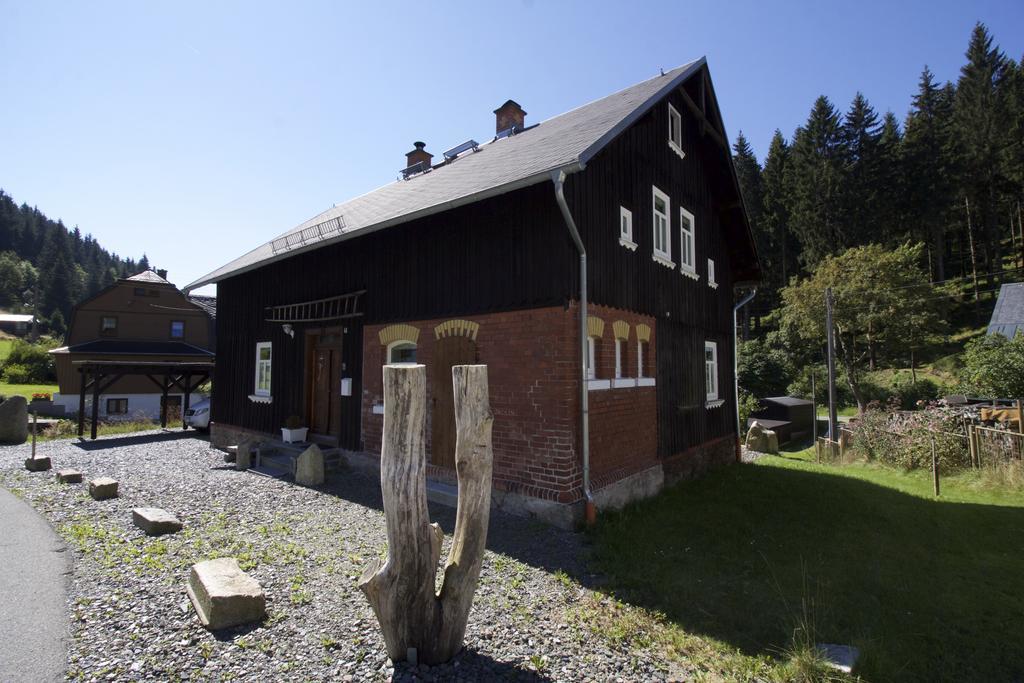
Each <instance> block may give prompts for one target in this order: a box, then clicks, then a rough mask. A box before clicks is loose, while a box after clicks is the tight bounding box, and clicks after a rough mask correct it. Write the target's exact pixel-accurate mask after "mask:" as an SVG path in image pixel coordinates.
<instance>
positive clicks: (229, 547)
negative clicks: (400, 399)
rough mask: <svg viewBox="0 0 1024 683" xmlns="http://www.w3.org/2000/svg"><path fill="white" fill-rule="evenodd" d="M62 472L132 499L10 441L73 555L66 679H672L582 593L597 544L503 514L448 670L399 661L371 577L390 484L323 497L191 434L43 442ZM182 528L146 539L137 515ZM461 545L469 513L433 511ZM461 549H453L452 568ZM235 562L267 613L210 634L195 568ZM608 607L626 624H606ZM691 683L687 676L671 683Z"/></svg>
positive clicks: (341, 483)
mask: <svg viewBox="0 0 1024 683" xmlns="http://www.w3.org/2000/svg"><path fill="white" fill-rule="evenodd" d="M39 450H40V454H41V455H48V456H50V457H51V458H52V459H53V463H54V469H59V468H64V467H74V468H76V469H79V470H81V471H82V472H83V474H84V475H85V480H86V482H88V480H89V479H90V478H92V477H96V476H104V475H106V476H112V477H114V478H115V479H118V480H119V481H120V483H121V496H120V497H119V498H117V499H114V500H110V501H103V502H97V501H93V500H92V499H91V498H89V496H88V493H87V490H86V484H77V485H74V484H73V485H60V484H57V483H55V481H54V477H53V473H52V472H49V473H29V472H26V471H25V470H24V469H23V468H22V461H23V459H24V458H25V457H26V454H27V452H28V447H27V446H17V447H3V448H0V486H4V487H5V488H7V489H9V490H11V491H12V492H14V493H15V494H17V495H19V496H21V497H22V498H24V499H25V500H27V501H28V502H30V503H31V504H32V505H33V506H35V508H36V509H37V510H39V511H40V512H41V513H42V514H43V515H44V516H45V517H47V518H48V519H49V521H50V522H51V523H52V524H53V526H54V527H55V528H56V529H57V531H58V533H59V534H60V535H61V536H62V537H63V538H64V539H65V540H66V541H67V542H68V544H69V546H70V547H71V549H72V552H73V553H74V575H73V578H72V581H71V585H70V587H69V591H68V610H69V611H70V613H71V619H72V626H71V641H70V651H69V653H68V674H67V675H68V678H69V679H77V680H100V681H102V680H179V679H181V680H192V679H201V680H247V681H267V680H275V681H282V680H325V679H334V680H343V681H350V680H359V681H363V680H387V679H389V678H393V679H394V680H417V679H419V680H451V679H459V680H492V679H505V680H572V681H581V680H600V681H604V680H616V679H619V680H651V679H661V678H665V677H666V676H667V675H668V674H669V672H668V671H667V669H666V668H665V665H664V664H663V663H662V661H661V657H660V656H659V654H658V652H656V651H655V650H654V648H653V647H651V646H650V644H649V643H646V642H643V641H642V640H640V642H637V641H638V639H631V638H629V637H628V636H627V637H623V636H622V635H621V634H619V635H617V636H616V637H615V638H614V639H612V638H609V637H608V636H607V635H606V634H605V631H606V629H605V628H604V625H606V624H607V623H608V622H607V619H609V618H611V619H614V618H615V616H614V614H615V613H618V611H621V610H622V609H623V606H621V605H618V604H616V603H614V601H612V600H610V599H609V598H605V597H603V596H601V595H600V594H597V593H593V592H592V591H591V590H589V589H587V588H584V587H583V586H582V585H581V582H582V583H583V584H589V583H591V582H592V580H593V579H594V578H595V577H592V576H589V575H588V574H587V573H586V566H585V559H584V558H585V557H586V555H587V548H586V542H585V539H584V537H583V536H582V535H580V534H574V533H569V532H564V531H559V530H556V529H552V528H550V527H547V526H545V525H542V524H539V523H535V522H530V521H527V520H522V519H518V518H514V517H508V516H505V515H502V514H500V513H497V512H495V513H493V514H492V516H491V527H490V532H489V537H488V552H487V555H486V557H485V560H484V565H483V571H482V574H481V581H480V587H479V589H478V591H477V595H476V599H475V602H474V605H473V610H472V612H471V614H470V618H469V627H468V629H467V634H466V648H465V649H464V650H463V651H462V652H461V653H460V654H459V655H458V656H457V657H456V659H455V660H454V661H453V662H452V663H450V664H448V665H444V666H439V667H433V668H428V667H420V668H418V669H416V668H410V667H408V666H407V665H405V664H398V665H397V666H392V663H391V662H390V660H388V658H387V656H386V654H385V650H384V644H383V640H382V639H381V637H380V633H379V631H378V628H377V624H376V621H375V619H374V616H373V613H372V611H371V610H370V608H369V606H368V605H367V603H366V601H365V599H364V598H363V595H362V593H361V592H360V591H359V589H358V587H357V586H356V582H357V580H358V578H359V576H360V574H361V573H362V571H363V568H364V567H365V565H366V564H367V562H368V560H369V558H371V557H374V556H376V555H381V556H383V555H384V553H385V552H386V542H385V541H386V535H385V527H384V517H383V514H382V513H381V511H380V506H381V501H380V490H379V483H378V482H377V481H376V480H374V479H371V478H369V477H366V476H364V475H361V474H358V473H353V472H350V471H342V472H339V473H335V474H333V475H332V476H331V477H330V482H329V484H328V485H327V486H326V487H324V488H322V489H309V488H303V487H299V486H295V485H294V484H291V483H289V482H286V481H281V480H277V479H273V478H269V477H263V476H259V475H256V474H253V473H245V472H236V471H234V469H232V468H231V466H228V465H225V464H224V461H223V456H222V454H221V452H219V451H216V450H213V449H211V448H210V447H209V444H208V443H207V442H206V441H205V440H203V439H201V438H197V437H196V436H195V435H194V434H186V435H182V434H175V433H161V432H146V433H142V434H138V435H132V436H128V437H124V436H118V437H108V438H105V439H100V440H99V441H97V442H94V443H79V442H77V441H76V440H71V441H56V442H50V443H44V444H40V449H39ZM142 506H153V507H161V508H164V509H166V510H168V511H170V512H172V513H173V514H175V515H177V516H178V518H179V519H181V520H182V522H184V524H185V530H184V531H183V532H181V533H179V534H175V535H173V536H163V537H160V538H156V539H153V538H147V537H146V536H145V535H143V534H142V532H141V531H140V530H138V529H136V528H135V527H134V526H132V522H131V509H132V508H133V507H142ZM431 515H432V518H433V519H434V520H435V521H438V522H440V524H441V526H442V527H443V528H444V529H445V533H446V536H447V538H448V539H450V535H451V531H452V526H453V522H454V510H452V509H450V508H445V507H441V506H433V505H432V506H431ZM446 554H447V548H445V551H444V553H443V554H442V561H443V558H444V557H445V555H446ZM221 556H234V557H237V558H238V559H239V561H240V563H241V564H242V567H243V569H245V570H246V571H248V572H249V573H250V574H251V575H252V576H253V577H254V578H256V579H257V580H258V581H259V582H260V584H261V585H262V586H263V588H264V590H265V591H266V593H267V598H268V614H269V616H268V618H267V620H266V621H265V622H264V623H263V624H260V625H258V626H255V627H249V628H246V629H239V630H233V631H230V632H224V633H217V634H211V633H209V632H207V631H206V630H205V629H203V628H202V627H201V626H200V624H199V621H198V619H197V617H196V615H195V613H194V611H193V609H192V607H191V604H190V603H189V601H188V598H187V596H186V594H185V582H186V579H187V575H188V568H189V567H190V566H191V565H192V564H193V563H194V562H197V561H200V560H203V559H209V558H211V557H221ZM604 606H607V609H608V611H609V613H611V614H612V616H610V617H609V616H607V615H605V614H604ZM675 676H679V673H678V672H673V677H675Z"/></svg>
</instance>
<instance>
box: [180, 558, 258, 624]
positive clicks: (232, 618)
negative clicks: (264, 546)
mask: <svg viewBox="0 0 1024 683" xmlns="http://www.w3.org/2000/svg"><path fill="white" fill-rule="evenodd" d="M186 590H187V592H188V597H189V599H190V600H191V601H192V606H193V607H195V609H196V613H197V614H198V615H199V621H200V622H202V624H203V626H205V627H206V628H208V629H210V630H211V631H218V630H220V629H224V628H230V627H232V626H241V625H242V624H249V623H252V622H254V621H262V620H263V618H264V617H265V616H266V614H267V598H266V595H264V593H263V589H262V588H261V587H260V584H259V583H258V582H257V581H256V579H254V578H252V577H251V576H249V575H248V574H246V573H245V572H243V571H242V569H241V568H240V567H239V566H238V560H236V559H235V558H233V557H220V558H217V559H215V560H206V561H205V562H199V563H197V564H194V565H192V569H191V571H189V577H188V586H187V589H186Z"/></svg>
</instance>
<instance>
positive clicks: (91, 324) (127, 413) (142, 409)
mask: <svg viewBox="0 0 1024 683" xmlns="http://www.w3.org/2000/svg"><path fill="white" fill-rule="evenodd" d="M195 299H198V300H197V301H194V300H193V298H192V297H187V296H185V295H184V294H182V293H181V292H180V291H179V290H178V288H177V287H175V286H174V285H172V284H171V283H170V282H168V281H167V280H165V279H164V278H163V277H161V276H160V275H158V274H157V273H155V272H153V271H152V270H147V271H144V272H142V273H139V274H138V275H133V276H132V277H130V278H126V279H123V280H118V281H117V282H115V283H114V284H113V285H111V286H109V287H107V288H106V289H104V290H102V291H100V292H99V293H97V294H96V295H94V296H92V297H91V298H89V299H86V300H85V301H83V302H81V303H79V304H78V305H77V306H76V307H75V308H74V310H73V311H72V314H71V324H70V326H69V328H68V335H67V346H62V347H60V348H58V349H54V350H53V351H51V352H50V353H52V354H53V355H54V362H55V365H56V371H57V383H58V384H59V385H60V392H59V393H58V394H56V395H55V396H54V398H53V400H54V403H55V404H58V405H63V406H64V409H65V411H66V412H75V411H77V410H78V407H79V395H80V392H81V389H82V373H81V372H79V368H80V367H81V362H82V361H92V362H110V361H120V362H125V363H128V362H130V363H175V362H195V361H210V360H213V355H214V354H213V348H214V314H213V313H212V311H213V310H215V308H214V306H213V305H212V304H211V302H210V301H209V299H210V297H195ZM161 396H162V392H161V391H160V389H159V387H157V385H156V384H155V383H154V380H151V379H150V378H149V377H147V376H146V375H144V374H135V375H130V376H124V377H121V378H120V379H118V380H116V381H115V382H113V383H112V384H110V385H109V386H105V387H104V390H103V392H102V394H101V395H100V401H99V415H101V416H104V417H109V418H117V417H125V418H129V417H156V416H158V415H159V413H160V405H161ZM182 398H183V396H182V393H181V392H180V391H178V393H174V392H173V391H172V392H169V393H168V407H173V406H180V405H181V403H182ZM88 400H89V401H91V395H90V396H89V399H88ZM90 406H91V404H90Z"/></svg>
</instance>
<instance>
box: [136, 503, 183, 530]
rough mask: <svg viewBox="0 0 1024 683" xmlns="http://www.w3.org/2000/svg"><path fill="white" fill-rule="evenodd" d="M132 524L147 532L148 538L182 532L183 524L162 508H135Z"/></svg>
mask: <svg viewBox="0 0 1024 683" xmlns="http://www.w3.org/2000/svg"><path fill="white" fill-rule="evenodd" d="M132 522H134V524H135V526H137V527H139V528H140V529H142V530H143V531H145V532H146V535H147V536H160V535H162V534H173V533H174V532H176V531H181V522H180V521H178V518H177V517H175V516H174V515H172V514H171V513H169V512H167V511H166V510H161V509H160V508H135V509H134V510H132Z"/></svg>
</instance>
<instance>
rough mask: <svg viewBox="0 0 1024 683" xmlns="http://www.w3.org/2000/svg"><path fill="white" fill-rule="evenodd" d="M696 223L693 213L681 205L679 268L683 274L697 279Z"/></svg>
mask: <svg viewBox="0 0 1024 683" xmlns="http://www.w3.org/2000/svg"><path fill="white" fill-rule="evenodd" d="M694 225H695V223H694V219H693V214H692V213H690V212H689V211H687V210H686V209H684V208H683V207H679V269H680V270H681V271H682V272H683V275H687V276H689V277H692V278H694V279H697V278H696V276H697V259H696V256H695V252H696V249H697V245H696V239H695V238H694V233H695V230H694V227H693V226H694Z"/></svg>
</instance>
